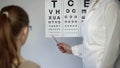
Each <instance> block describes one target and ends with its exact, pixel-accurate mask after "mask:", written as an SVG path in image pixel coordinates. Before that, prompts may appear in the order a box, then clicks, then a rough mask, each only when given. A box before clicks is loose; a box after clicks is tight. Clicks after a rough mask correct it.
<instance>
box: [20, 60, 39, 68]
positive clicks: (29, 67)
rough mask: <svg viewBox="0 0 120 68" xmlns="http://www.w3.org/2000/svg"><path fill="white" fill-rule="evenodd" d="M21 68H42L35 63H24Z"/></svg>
mask: <svg viewBox="0 0 120 68" xmlns="http://www.w3.org/2000/svg"><path fill="white" fill-rule="evenodd" d="M19 68H41V67H40V65H38V64H37V63H35V62H33V61H24V62H23V63H22V64H20V66H19Z"/></svg>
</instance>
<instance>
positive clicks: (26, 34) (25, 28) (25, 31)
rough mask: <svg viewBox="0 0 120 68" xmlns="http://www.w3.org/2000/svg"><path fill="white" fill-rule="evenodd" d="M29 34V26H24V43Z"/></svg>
mask: <svg viewBox="0 0 120 68" xmlns="http://www.w3.org/2000/svg"><path fill="white" fill-rule="evenodd" d="M27 36H28V27H27V26H26V27H24V28H23V32H22V40H23V41H22V44H24V43H25V42H26V39H27Z"/></svg>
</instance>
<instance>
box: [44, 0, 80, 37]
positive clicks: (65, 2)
mask: <svg viewBox="0 0 120 68" xmlns="http://www.w3.org/2000/svg"><path fill="white" fill-rule="evenodd" d="M80 13H81V11H80V1H79V0H45V29H46V37H51V35H54V36H55V37H80V25H81V24H80V21H81V20H80Z"/></svg>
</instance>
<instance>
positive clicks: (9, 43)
mask: <svg viewBox="0 0 120 68" xmlns="http://www.w3.org/2000/svg"><path fill="white" fill-rule="evenodd" d="M28 25H29V18H28V15H27V13H26V12H25V11H24V9H22V8H21V7H19V6H16V5H10V6H6V7H4V8H2V9H1V11H0V68H13V66H15V68H18V66H19V65H20V60H19V58H18V48H17V44H16V40H17V39H16V38H17V36H18V35H19V33H20V32H21V30H22V28H23V27H25V26H28ZM14 59H17V61H18V64H15V63H14Z"/></svg>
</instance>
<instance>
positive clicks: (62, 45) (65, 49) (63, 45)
mask: <svg viewBox="0 0 120 68" xmlns="http://www.w3.org/2000/svg"><path fill="white" fill-rule="evenodd" d="M57 46H58V49H59V50H60V51H61V52H62V53H67V54H72V50H71V47H70V45H68V44H67V43H58V44H57Z"/></svg>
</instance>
